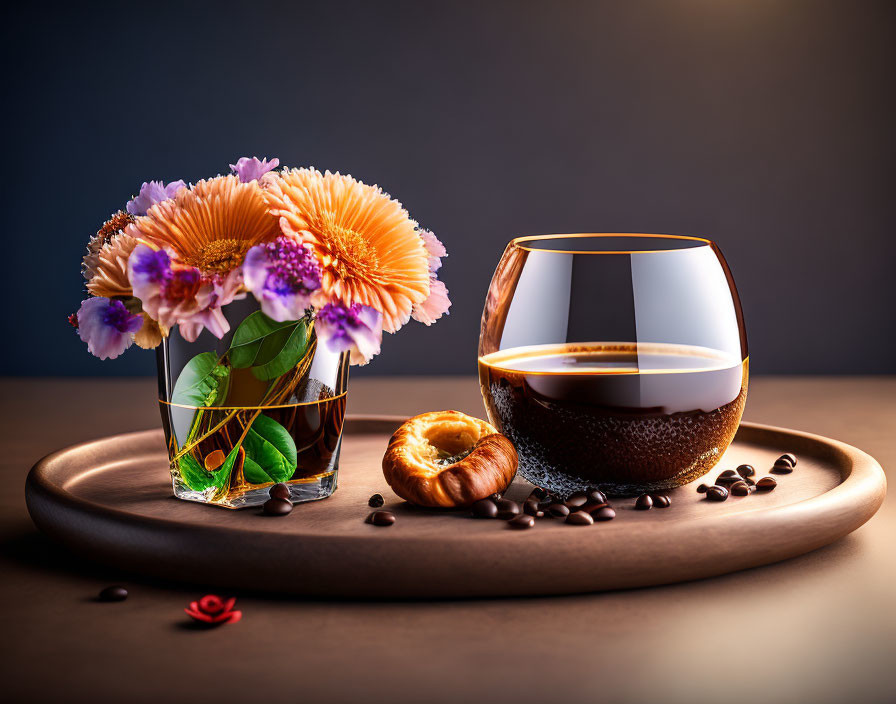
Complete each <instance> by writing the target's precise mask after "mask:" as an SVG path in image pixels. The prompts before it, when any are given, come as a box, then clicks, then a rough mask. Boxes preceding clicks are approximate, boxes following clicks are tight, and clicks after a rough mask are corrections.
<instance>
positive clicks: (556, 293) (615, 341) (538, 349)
mask: <svg viewBox="0 0 896 704" xmlns="http://www.w3.org/2000/svg"><path fill="white" fill-rule="evenodd" d="M748 366H749V358H748V355H747V339H746V333H745V330H744V323H743V314H742V312H741V306H740V300H739V298H738V295H737V290H736V288H735V286H734V280H733V279H732V277H731V272H730V270H729V268H728V265H727V264H726V262H725V259H724V257H723V256H722V253H721V251H720V250H719V248H718V247H717V246H716V245H715V244H714V243H713V242H711V241H710V240H707V239H703V238H699V237H684V236H678V235H645V234H613V233H605V234H604V233H602V234H570V235H536V236H527V237H519V238H517V239H514V240H512V241H511V242H510V243H509V244H508V245H507V248H506V249H505V251H504V255H503V256H502V257H501V261H500V262H499V264H498V268H497V269H496V271H495V274H494V276H493V278H492V281H491V286H490V288H489V291H488V295H487V298H486V301H485V308H484V311H483V314H482V327H481V331H480V339H479V381H480V387H481V390H482V396H483V399H484V401H485V406H486V410H487V412H488V416H489V419H490V420H491V422H492V424H494V425H495V426H496V427H497V428H498V429H499V430H500V431H501V432H502V433H503V434H504V435H506V436H507V437H508V438H509V439H510V440H511V441H512V442H513V444H514V445H515V446H516V449H517V452H518V454H519V457H520V465H519V472H520V474H521V475H522V476H523V477H524V478H526V479H528V480H529V481H530V482H532V483H533V484H536V485H537V486H540V487H543V488H545V489H547V490H549V491H551V492H553V493H556V494H560V495H567V494H569V493H572V492H574V491H579V490H583V489H586V488H589V487H599V488H601V489H602V490H603V491H605V492H606V493H609V494H613V495H633V494H638V493H642V492H647V491H655V490H662V489H668V488H671V487H675V486H680V485H681V484H684V483H687V482H690V481H692V480H694V479H696V478H697V477H700V476H702V475H703V474H705V473H706V472H708V471H709V470H710V469H711V468H712V467H713V466H715V464H716V463H717V462H718V461H719V459H720V458H721V456H722V454H723V453H724V451H725V449H726V448H727V447H728V445H729V444H730V442H731V441H732V439H733V438H734V434H735V432H736V430H737V426H738V424H739V422H740V418H741V415H742V414H743V409H744V403H745V401H746V395H747V380H748Z"/></svg>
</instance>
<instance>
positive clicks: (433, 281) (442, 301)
mask: <svg viewBox="0 0 896 704" xmlns="http://www.w3.org/2000/svg"><path fill="white" fill-rule="evenodd" d="M450 307H451V301H450V300H449V299H448V289H447V288H446V287H445V284H443V283H442V282H441V281H439V280H438V279H437V278H436V277H435V276H431V277H430V279H429V296H428V297H427V298H426V299H425V300H424V301H423V302H422V303H418V304H417V305H415V306H414V309H413V311H412V312H411V317H413V318H414V320H416V321H417V322H419V323H423V324H424V325H432V324H433V323H434V322H436V321H437V320H438V319H439V318H441V317H442V316H443V315H447V314H448V309H449V308H450Z"/></svg>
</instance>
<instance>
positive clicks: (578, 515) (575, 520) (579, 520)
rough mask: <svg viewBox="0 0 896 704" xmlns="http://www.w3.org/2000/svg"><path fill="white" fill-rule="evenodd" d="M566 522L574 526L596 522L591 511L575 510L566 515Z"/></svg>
mask: <svg viewBox="0 0 896 704" xmlns="http://www.w3.org/2000/svg"><path fill="white" fill-rule="evenodd" d="M566 522H567V523H569V524H570V525H573V526H590V525H591V524H592V523H594V519H593V518H592V517H591V514H590V513H585V512H584V511H573V512H572V513H570V514H569V515H568V516H567V517H566Z"/></svg>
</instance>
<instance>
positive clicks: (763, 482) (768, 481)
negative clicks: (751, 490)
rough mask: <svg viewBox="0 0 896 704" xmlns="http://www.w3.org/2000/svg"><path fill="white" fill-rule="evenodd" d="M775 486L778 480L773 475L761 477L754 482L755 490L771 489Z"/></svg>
mask: <svg viewBox="0 0 896 704" xmlns="http://www.w3.org/2000/svg"><path fill="white" fill-rule="evenodd" d="M776 486H778V482H777V480H776V479H775V478H774V477H763V478H762V479H760V480H759V481H758V482H756V490H757V491H771V490H772V489H774V488H775V487H776Z"/></svg>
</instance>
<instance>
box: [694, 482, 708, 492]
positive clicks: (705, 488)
mask: <svg viewBox="0 0 896 704" xmlns="http://www.w3.org/2000/svg"><path fill="white" fill-rule="evenodd" d="M707 491H709V484H701V485H700V486H698V487H697V493H698V494H705V493H706V492H707Z"/></svg>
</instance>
